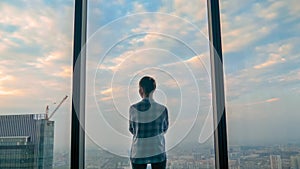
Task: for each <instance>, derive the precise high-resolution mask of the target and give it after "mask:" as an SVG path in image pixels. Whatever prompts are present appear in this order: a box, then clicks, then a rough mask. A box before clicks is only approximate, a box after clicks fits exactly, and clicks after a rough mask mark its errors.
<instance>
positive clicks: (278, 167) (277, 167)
mask: <svg viewBox="0 0 300 169" xmlns="http://www.w3.org/2000/svg"><path fill="white" fill-rule="evenodd" d="M270 163H271V169H282V162H281V157H280V155H270Z"/></svg>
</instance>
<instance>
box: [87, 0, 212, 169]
mask: <svg viewBox="0 0 300 169" xmlns="http://www.w3.org/2000/svg"><path fill="white" fill-rule="evenodd" d="M206 13H207V12H206V2H205V1H196V0H195V1H194V0H192V1H188V2H184V1H172V0H164V1H151V2H147V1H113V2H108V1H106V2H103V1H89V4H88V25H87V26H88V40H87V44H86V48H87V102H86V108H87V113H86V126H85V132H86V136H87V137H86V138H87V144H86V167H87V168H130V167H131V166H130V161H129V153H130V147H131V142H132V135H131V133H130V132H129V106H130V105H132V104H134V103H137V102H138V101H140V100H141V98H140V96H139V94H138V88H139V85H138V82H139V80H140V79H141V78H142V77H143V76H145V75H148V76H151V77H153V78H154V79H155V80H156V82H157V84H158V86H157V88H156V91H155V93H154V96H153V97H154V100H157V102H159V103H162V104H164V105H166V106H167V107H168V112H169V121H170V125H169V129H168V132H167V133H166V135H165V137H166V150H167V158H168V160H167V168H174V169H175V168H214V150H213V139H212V137H211V136H212V134H213V129H212V127H211V126H212V116H211V94H210V93H211V86H210V64H209V63H210V60H209V43H208V38H207V15H206Z"/></svg>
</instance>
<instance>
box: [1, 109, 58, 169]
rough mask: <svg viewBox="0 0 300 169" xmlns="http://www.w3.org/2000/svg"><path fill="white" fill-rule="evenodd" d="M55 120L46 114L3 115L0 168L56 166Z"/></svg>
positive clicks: (49, 167) (45, 168) (48, 167)
mask: <svg viewBox="0 0 300 169" xmlns="http://www.w3.org/2000/svg"><path fill="white" fill-rule="evenodd" d="M53 142H54V121H49V120H48V119H46V118H45V116H44V115H43V114H26V115H4V116H0V152H1V153H0V168H35V169H52V164H53Z"/></svg>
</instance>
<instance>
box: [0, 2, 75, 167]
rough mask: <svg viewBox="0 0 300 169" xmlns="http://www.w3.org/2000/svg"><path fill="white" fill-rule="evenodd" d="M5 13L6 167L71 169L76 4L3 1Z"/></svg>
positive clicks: (0, 109)
mask: <svg viewBox="0 0 300 169" xmlns="http://www.w3.org/2000/svg"><path fill="white" fill-rule="evenodd" d="M0 14H1V16H2V17H1V19H0V36H1V40H0V53H1V58H0V100H1V102H0V168H15V169H19V168H28V169H32V168H45V169H52V168H54V169H66V168H69V152H70V149H69V147H70V146H69V143H70V113H69V112H70V109H69V107H70V101H71V100H70V99H67V100H66V99H65V100H64V102H60V101H61V99H62V98H63V97H64V96H65V95H68V96H69V95H70V91H71V88H70V85H71V70H72V67H71V66H72V64H71V60H72V57H71V56H72V27H73V1H71V0H67V1H63V2H62V1H59V0H54V1H40V0H33V1H30V3H29V2H28V1H15V0H12V1H1V2H0ZM56 108H57V109H56ZM47 112H48V114H47ZM53 113H54V114H53Z"/></svg>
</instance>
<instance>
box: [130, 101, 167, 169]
mask: <svg viewBox="0 0 300 169" xmlns="http://www.w3.org/2000/svg"><path fill="white" fill-rule="evenodd" d="M168 126H169V121H168V109H167V108H166V107H165V106H163V105H161V104H158V103H156V102H155V101H154V100H153V99H151V98H144V99H143V100H142V101H140V102H138V103H136V104H134V105H132V106H130V109H129V131H130V132H131V133H132V134H133V139H132V145H131V153H130V159H131V162H132V163H135V164H149V163H158V162H162V161H164V160H166V158H167V157H166V152H165V137H164V134H165V132H166V131H167V129H168Z"/></svg>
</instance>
